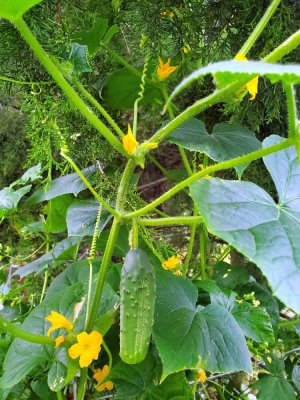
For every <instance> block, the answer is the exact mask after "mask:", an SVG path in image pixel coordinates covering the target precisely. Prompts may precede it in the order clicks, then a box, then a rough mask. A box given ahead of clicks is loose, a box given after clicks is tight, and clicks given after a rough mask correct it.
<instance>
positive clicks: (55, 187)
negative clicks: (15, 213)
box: [26, 166, 96, 206]
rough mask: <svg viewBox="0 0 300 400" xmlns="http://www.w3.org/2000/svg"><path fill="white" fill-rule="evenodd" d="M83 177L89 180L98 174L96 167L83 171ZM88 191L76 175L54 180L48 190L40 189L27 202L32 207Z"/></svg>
mask: <svg viewBox="0 0 300 400" xmlns="http://www.w3.org/2000/svg"><path fill="white" fill-rule="evenodd" d="M81 172H82V173H83V175H84V176H85V177H86V178H87V179H89V178H91V177H92V175H93V174H94V173H95V172H96V167H95V166H91V167H89V168H86V169H84V170H83V171H81ZM85 189H86V186H85V184H84V183H83V182H82V180H81V179H80V178H79V176H78V175H77V174H76V173H73V174H69V175H65V176H62V177H61V178H57V179H54V180H53V181H52V182H51V183H50V185H49V187H48V188H47V190H46V191H45V190H44V189H43V188H40V189H38V190H37V191H36V192H34V193H33V195H32V196H31V197H30V198H29V199H28V200H27V202H26V204H27V205H28V206H31V205H33V204H37V203H40V202H42V201H47V200H51V199H54V197H58V196H62V195H63V194H67V193H71V194H74V195H75V196H77V195H78V193H80V192H82V191H83V190H85Z"/></svg>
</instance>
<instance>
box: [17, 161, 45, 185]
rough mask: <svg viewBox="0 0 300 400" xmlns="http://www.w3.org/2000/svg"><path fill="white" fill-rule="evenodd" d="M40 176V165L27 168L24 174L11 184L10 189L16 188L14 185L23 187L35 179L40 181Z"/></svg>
mask: <svg viewBox="0 0 300 400" xmlns="http://www.w3.org/2000/svg"><path fill="white" fill-rule="evenodd" d="M41 177H42V176H41V164H37V165H35V166H34V167H31V168H29V169H28V170H27V171H26V172H24V174H23V175H22V176H21V178H20V179H17V180H16V181H15V182H13V183H12V184H11V185H10V187H13V186H16V185H24V184H25V183H27V182H29V181H31V182H34V181H36V180H37V179H40V178H41Z"/></svg>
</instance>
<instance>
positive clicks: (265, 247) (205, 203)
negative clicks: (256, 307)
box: [190, 136, 300, 312]
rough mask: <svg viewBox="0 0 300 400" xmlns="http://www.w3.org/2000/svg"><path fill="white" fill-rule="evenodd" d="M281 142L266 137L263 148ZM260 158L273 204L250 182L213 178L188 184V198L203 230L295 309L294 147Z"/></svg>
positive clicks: (299, 210)
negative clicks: (271, 184)
mask: <svg viewBox="0 0 300 400" xmlns="http://www.w3.org/2000/svg"><path fill="white" fill-rule="evenodd" d="M281 140H282V139H281V138H280V137H278V136H271V137H269V138H268V139H266V140H265V141H264V146H267V145H271V144H274V143H278V142H279V141H281ZM264 162H265V163H266V165H267V167H268V169H269V171H271V173H272V176H273V177H274V182H275V185H276V187H277V190H278V194H279V200H280V202H279V204H276V203H275V202H274V200H273V199H272V198H271V197H270V196H269V195H268V194H267V193H266V192H265V191H264V190H263V189H261V188H260V187H259V186H257V185H254V184H253V183H249V182H235V181H225V180H221V179H217V178H213V179H201V180H200V181H197V182H194V183H193V184H192V185H191V187H190V189H191V196H192V198H193V199H194V201H195V202H196V204H197V206H198V208H199V211H200V213H201V214H202V215H203V218H204V221H205V224H206V225H207V228H208V230H209V231H210V232H211V233H213V234H214V235H216V236H219V237H220V238H222V239H223V240H225V241H227V242H228V243H230V244H231V245H232V246H233V247H235V248H236V249H237V250H238V251H240V252H241V253H242V254H244V255H245V256H246V257H248V258H249V259H250V260H251V261H253V262H254V263H256V264H257V266H258V267H259V268H260V269H261V270H262V272H263V273H264V274H265V276H266V277H267V279H268V281H269V283H270V285H271V287H272V289H273V291H274V294H275V295H276V296H277V297H278V298H279V299H280V300H282V301H283V302H284V303H285V304H286V305H287V306H288V307H291V308H293V309H294V310H295V311H296V312H300V293H299V290H298V289H299V285H300V248H299V245H298V244H299V237H300V224H299V221H300V167H299V165H298V163H297V155H296V151H295V149H294V148H288V149H285V150H282V151H280V152H278V153H276V154H272V155H269V156H267V157H265V159H264ZM279 166H280V168H281V169H282V171H281V172H280V173H279ZM277 173H278V175H276V174H277Z"/></svg>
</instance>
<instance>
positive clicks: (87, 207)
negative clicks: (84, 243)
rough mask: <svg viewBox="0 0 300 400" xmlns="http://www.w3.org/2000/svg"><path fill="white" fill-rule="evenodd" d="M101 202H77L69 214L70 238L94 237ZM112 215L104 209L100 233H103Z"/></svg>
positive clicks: (71, 207) (88, 200)
mask: <svg viewBox="0 0 300 400" xmlns="http://www.w3.org/2000/svg"><path fill="white" fill-rule="evenodd" d="M98 211H99V202H98V201H97V200H95V199H87V200H78V201H75V202H74V203H73V204H72V205H71V206H70V207H69V209H68V212H67V225H68V236H92V235H93V233H94V229H95V223H96V218H97V214H98ZM111 217H112V215H111V214H109V212H108V211H107V210H106V209H105V208H102V213H101V219H100V224H99V230H98V231H99V233H100V232H102V231H103V229H104V228H105V226H106V225H107V223H108V222H109V221H110V219H111Z"/></svg>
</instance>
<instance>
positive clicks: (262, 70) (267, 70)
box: [168, 60, 300, 102]
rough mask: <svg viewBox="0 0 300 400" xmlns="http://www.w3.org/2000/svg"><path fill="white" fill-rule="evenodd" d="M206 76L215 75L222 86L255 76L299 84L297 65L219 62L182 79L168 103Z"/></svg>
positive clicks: (299, 74)
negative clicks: (219, 79)
mask: <svg viewBox="0 0 300 400" xmlns="http://www.w3.org/2000/svg"><path fill="white" fill-rule="evenodd" d="M208 74H211V75H215V76H216V77H217V78H218V77H220V78H221V80H222V84H223V85H225V84H227V83H231V82H233V81H238V80H239V79H243V78H247V77H249V80H250V79H252V78H254V77H255V76H257V75H259V76H266V77H267V78H269V79H270V81H271V82H272V83H275V82H277V81H279V80H282V81H283V82H285V83H289V84H291V83H297V82H300V66H299V65H294V64H286V65H281V64H270V63H266V62H262V61H248V62H243V61H234V60H232V61H221V62H217V63H213V64H209V65H207V66H206V67H203V68H200V69H198V70H196V71H194V72H193V73H192V74H190V75H189V76H188V77H187V78H185V79H183V81H182V82H181V83H180V84H179V85H178V86H176V88H175V89H174V90H173V92H172V94H171V96H170V97H169V100H168V102H170V101H171V100H172V99H173V98H174V97H175V96H177V95H178V93H180V92H181V91H182V90H183V89H185V88H186V87H187V86H189V85H191V84H192V83H193V82H194V81H196V80H198V79H199V78H201V77H202V76H205V75H208Z"/></svg>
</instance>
